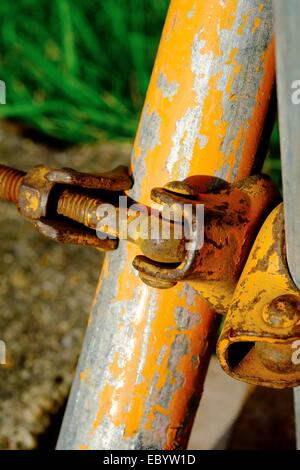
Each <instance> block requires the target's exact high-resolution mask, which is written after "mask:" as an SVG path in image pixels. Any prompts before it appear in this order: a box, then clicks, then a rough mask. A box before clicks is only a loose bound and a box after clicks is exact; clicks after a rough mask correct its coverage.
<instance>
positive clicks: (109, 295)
mask: <svg viewBox="0 0 300 470" xmlns="http://www.w3.org/2000/svg"><path fill="white" fill-rule="evenodd" d="M273 47H274V45H273V39H272V12H271V1H270V0H265V1H257V0H202V1H199V0H198V1H197V0H172V1H171V4H170V9H169V12H168V16H167V20H166V24H165V28H164V31H163V36H162V39H161V43H160V48H159V52H158V56H157V60H156V63H155V67H154V71H153V75H152V79H151V83H150V86H149V90H148V94H147V97H146V101H145V106H144V110H143V113H142V117H141V121H140V126H139V129H138V133H137V138H136V141H135V145H134V149H133V154H132V172H133V177H134V181H135V184H134V188H133V190H132V191H131V192H130V196H131V197H133V198H134V199H135V200H137V201H138V202H141V203H144V204H149V203H150V191H151V188H152V187H154V186H163V185H164V184H165V183H167V182H168V181H170V180H178V179H180V180H182V179H184V178H186V177H188V176H191V175H203V174H205V175H214V176H218V177H221V178H223V179H226V180H227V181H234V180H237V179H241V178H243V177H245V176H248V175H249V174H250V173H251V172H252V170H253V168H254V165H255V163H256V160H255V157H256V154H257V149H258V146H259V142H260V138H261V133H262V128H263V125H264V121H265V118H266V114H267V110H268V105H269V100H270V96H271V92H272V88H273V83H274V50H273ZM260 158H261V157H260ZM137 254H138V248H137V247H135V246H128V245H127V244H126V242H125V243H124V242H121V243H120V248H119V249H118V251H117V252H114V253H112V254H109V255H107V256H106V261H105V264H104V268H103V272H102V275H101V279H100V283H99V288H98V291H97V294H96V297H95V302H94V306H93V311H92V314H91V317H90V320H89V326H88V331H87V334H86V338H85V342H84V346H83V351H82V354H81V358H80V361H79V365H78V369H77V373H76V377H75V380H74V384H73V389H72V393H71V396H70V400H69V404H68V407H67V411H66V415H65V419H64V423H63V426H62V430H61V434H60V439H59V443H58V449H113V450H116V449H178V448H184V447H185V446H186V445H187V441H188V438H189V434H190V430H191V426H192V424H193V419H194V416H195V413H196V410H197V406H198V402H199V399H200V396H201V392H202V388H203V383H204V379H205V375H206V370H207V365H208V362H209V357H210V354H211V347H212V343H213V341H214V340H215V338H216V323H217V322H216V315H215V313H214V312H213V311H212V310H211V309H209V308H208V307H207V305H206V304H205V303H204V302H203V301H201V299H200V297H199V295H198V294H197V292H196V290H195V289H194V288H193V287H192V285H191V284H189V283H185V284H180V285H177V286H175V287H174V288H172V289H170V290H168V291H159V290H156V289H153V288H150V287H148V286H146V285H144V284H143V283H142V282H141V281H140V279H139V277H138V275H137V273H136V272H135V271H134V269H133V268H132V265H131V263H132V260H133V258H134V256H135V255H137ZM216 418H217V417H216Z"/></svg>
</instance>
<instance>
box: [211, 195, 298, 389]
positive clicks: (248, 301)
mask: <svg viewBox="0 0 300 470" xmlns="http://www.w3.org/2000/svg"><path fill="white" fill-rule="evenodd" d="M299 339H300V292H299V290H298V289H297V287H296V285H295V284H294V282H293V280H292V278H291V276H290V273H289V271H288V266H287V260H286V248H285V234H284V220H283V205H282V204H281V205H279V206H278V207H277V208H276V209H274V211H273V212H272V213H271V215H270V216H269V217H268V218H267V220H266V222H265V223H264V225H263V227H262V229H261V231H260V232H259V235H258V237H257V239H256V242H255V244H254V246H253V248H252V251H251V253H250V256H249V259H248V261H247V263H246V265H245V268H244V270H243V273H242V276H241V278H240V280H239V283H238V286H237V288H236V290H235V293H234V298H233V300H232V303H231V306H230V308H229V311H228V314H227V316H226V319H225V324H224V327H223V331H222V334H221V337H220V339H219V342H218V347H217V353H218V357H219V360H220V364H221V366H222V367H223V369H224V370H225V372H227V373H228V374H229V375H231V376H232V377H234V378H236V379H240V380H243V381H246V382H248V383H253V384H256V385H263V386H266V387H271V388H287V387H295V386H297V385H299V384H300V363H299V362H300V361H299V360H296V359H297V358H296V353H297V351H296V350H295V349H293V346H295V344H296V343H295V341H296V340H299ZM298 347H299V346H298Z"/></svg>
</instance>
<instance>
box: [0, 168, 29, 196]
mask: <svg viewBox="0 0 300 470" xmlns="http://www.w3.org/2000/svg"><path fill="white" fill-rule="evenodd" d="M24 176H25V173H24V172H23V171H19V170H15V169H13V168H9V167H8V166H5V165H0V199H4V200H5V201H9V202H14V203H15V204H17V202H18V199H19V191H20V186H21V183H22V181H23V178H24Z"/></svg>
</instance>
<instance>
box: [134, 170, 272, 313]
mask: <svg viewBox="0 0 300 470" xmlns="http://www.w3.org/2000/svg"><path fill="white" fill-rule="evenodd" d="M196 181H197V186H196ZM196 181H194V188H195V187H198V190H199V191H200V193H199V194H198V195H197V199H196V197H194V198H193V199H191V198H189V199H185V198H184V197H182V194H179V195H178V194H176V193H175V190H176V184H175V183H173V184H168V185H167V190H166V189H159V188H158V189H154V190H152V193H151V197H152V199H153V201H155V202H157V203H159V204H164V205H167V206H169V207H174V205H175V204H176V205H178V206H182V207H183V205H184V204H193V206H194V209H196V207H197V204H203V205H204V217H205V224H204V244H203V246H202V245H201V246H200V247H199V248H196V249H194V250H192V249H190V250H189V251H186V256H185V259H184V260H183V262H182V263H181V264H180V265H179V266H176V265H175V266H174V265H172V266H167V265H164V264H158V263H157V262H152V260H151V259H149V258H146V257H144V256H137V257H136V258H135V259H134V262H133V265H134V267H135V268H136V269H137V270H138V271H139V273H140V277H141V279H142V280H143V281H144V282H146V284H147V283H148V284H150V285H151V286H152V287H159V288H170V287H173V286H174V285H175V284H176V282H178V281H186V280H195V281H196V282H194V283H193V287H194V288H195V290H196V291H197V292H198V293H199V294H200V295H201V296H202V298H204V299H205V300H206V301H207V302H209V304H210V305H211V306H212V307H213V308H214V309H215V310H216V311H217V313H221V314H225V313H226V312H227V310H228V308H229V305H230V303H231V300H232V296H233V292H234V289H235V287H236V284H237V282H238V279H239V276H240V274H241V271H242V269H243V267H244V265H245V262H246V260H247V257H248V254H249V252H250V249H251V247H252V244H253V242H254V239H255V236H256V233H257V231H258V230H259V227H260V225H261V224H262V222H263V220H264V218H265V217H266V216H267V215H268V213H269V212H270V211H271V210H272V209H273V208H274V207H275V206H276V205H277V204H278V202H280V200H281V196H280V194H279V192H278V190H277V189H276V187H275V185H274V184H273V183H272V182H271V181H270V179H269V178H268V177H266V176H262V175H261V176H251V177H249V178H246V179H244V180H242V181H239V182H238V183H235V184H232V185H229V184H226V182H224V181H223V183H222V182H221V181H220V179H217V181H216V178H210V179H208V178H207V177H204V178H201V177H199V178H198V179H196ZM224 183H225V184H224ZM185 184H186V185H187V183H185ZM199 185H200V186H202V188H199ZM217 185H218V186H221V189H218V190H215V189H214V190H212V189H209V188H215V187H216V186H217ZM170 187H172V192H170ZM180 188H181V186H180ZM205 188H206V189H207V188H208V189H207V192H206V193H205V192H204V190H205ZM182 211H183V209H182ZM194 212H195V211H194Z"/></svg>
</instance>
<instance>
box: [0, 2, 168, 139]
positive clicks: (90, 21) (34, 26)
mask: <svg viewBox="0 0 300 470" xmlns="http://www.w3.org/2000/svg"><path fill="white" fill-rule="evenodd" d="M168 3H169V1H168V0H127V1H125V0H93V1H89V0H52V1H49V0H17V1H12V0H1V3H0V17H1V19H2V21H1V31H0V78H1V79H2V80H4V81H5V82H6V84H7V103H8V104H7V105H6V106H1V107H0V118H1V117H2V118H13V119H17V120H21V121H22V122H24V123H26V124H27V125H29V126H30V127H32V128H34V129H37V130H39V131H41V132H42V133H43V134H46V135H48V136H51V137H54V138H56V139H60V140H62V141H65V142H68V143H72V144H76V143H85V142H91V141H95V140H99V139H102V138H105V139H111V138H131V137H132V136H133V135H134V133H135V130H136V125H137V119H138V115H139V113H140V109H141V106H142V104H143V100H144V96H145V93H146V89H147V85H148V81H149V76H150V73H151V68H152V65H153V60H154V57H155V54H156V50H157V46H158V41H159V38H160V35H161V30H162V26H163V21H164V18H165V15H166V10H167V6H168Z"/></svg>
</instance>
